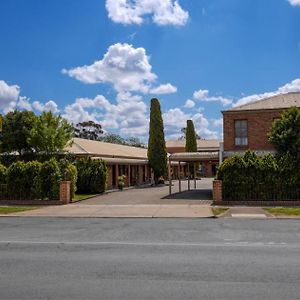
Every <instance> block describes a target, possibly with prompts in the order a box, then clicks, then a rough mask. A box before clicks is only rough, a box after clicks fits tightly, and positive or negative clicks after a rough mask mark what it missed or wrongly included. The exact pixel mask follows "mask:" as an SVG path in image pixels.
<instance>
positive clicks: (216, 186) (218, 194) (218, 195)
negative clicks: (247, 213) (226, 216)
mask: <svg viewBox="0 0 300 300" xmlns="http://www.w3.org/2000/svg"><path fill="white" fill-rule="evenodd" d="M213 200H214V201H222V200H223V195H222V180H214V181H213Z"/></svg>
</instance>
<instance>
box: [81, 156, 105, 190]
mask: <svg viewBox="0 0 300 300" xmlns="http://www.w3.org/2000/svg"><path fill="white" fill-rule="evenodd" d="M76 166H77V173H78V178H77V190H78V192H79V193H83V194H93V193H103V192H104V191H105V189H106V180H107V167H106V163H105V162H104V161H103V160H100V159H95V160H92V159H91V158H84V159H79V160H78V161H77V163H76Z"/></svg>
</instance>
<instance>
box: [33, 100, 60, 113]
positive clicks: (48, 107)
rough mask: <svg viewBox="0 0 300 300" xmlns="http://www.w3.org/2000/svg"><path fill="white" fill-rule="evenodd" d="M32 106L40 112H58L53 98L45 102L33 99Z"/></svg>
mask: <svg viewBox="0 0 300 300" xmlns="http://www.w3.org/2000/svg"><path fill="white" fill-rule="evenodd" d="M32 107H33V108H34V109H35V110H37V111H39V112H42V111H51V112H52V113H54V114H56V113H58V112H59V109H58V105H57V104H56V102H54V101H53V100H50V101H48V102H47V103H45V104H43V103H41V102H39V101H34V102H33V103H32Z"/></svg>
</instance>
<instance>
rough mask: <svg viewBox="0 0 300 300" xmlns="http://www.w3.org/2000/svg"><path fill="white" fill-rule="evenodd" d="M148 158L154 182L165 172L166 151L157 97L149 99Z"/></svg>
mask: <svg viewBox="0 0 300 300" xmlns="http://www.w3.org/2000/svg"><path fill="white" fill-rule="evenodd" d="M148 160H149V165H150V166H151V168H152V169H153V172H154V181H155V184H157V183H158V179H159V177H161V176H164V175H165V174H166V173H167V152H166V142H165V135H164V125H163V119H162V116H161V110H160V104H159V101H158V99H156V98H153V99H151V108H150V126H149V141H148Z"/></svg>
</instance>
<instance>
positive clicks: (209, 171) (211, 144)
mask: <svg viewBox="0 0 300 300" xmlns="http://www.w3.org/2000/svg"><path fill="white" fill-rule="evenodd" d="M220 143H221V141H219V140H197V152H199V153H201V156H202V157H203V159H202V160H201V162H200V165H201V174H200V175H202V176H207V177H212V176H215V175H216V172H217V167H218V165H219V157H220ZM166 148H167V152H168V153H170V154H173V153H182V152H185V140H179V141H178V140H177V141H176V140H172V141H167V142H166ZM177 168H178V166H176V165H173V167H172V169H173V175H175V176H173V177H175V178H176V177H177V174H178V173H179V170H177ZM182 168H185V167H184V166H182ZM185 171H186V170H183V172H185ZM181 172H182V171H181Z"/></svg>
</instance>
